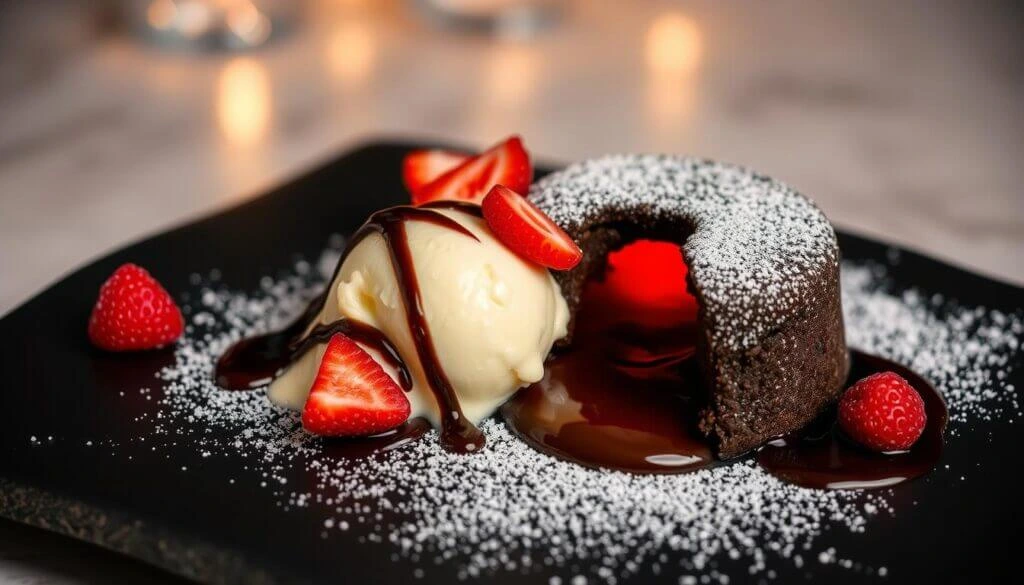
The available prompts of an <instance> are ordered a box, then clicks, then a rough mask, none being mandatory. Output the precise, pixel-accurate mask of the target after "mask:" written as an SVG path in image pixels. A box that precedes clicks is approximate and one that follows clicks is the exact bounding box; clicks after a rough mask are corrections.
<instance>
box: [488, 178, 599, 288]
mask: <svg viewBox="0 0 1024 585" xmlns="http://www.w3.org/2000/svg"><path fill="white" fill-rule="evenodd" d="M483 211H484V219H486V220H487V225H488V227H490V228H491V231H492V232H494V235H495V236H496V237H497V238H498V239H499V240H501V243H503V244H505V245H506V246H507V247H508V248H509V249H510V250H512V251H513V252H515V253H516V254H518V255H520V256H522V257H523V258H525V259H527V260H530V261H531V262H536V263H537V264H540V265H541V266H546V267H548V268H553V269H555V270H568V269H570V268H572V267H573V266H576V265H577V264H579V263H580V259H582V258H583V252H582V251H581V250H580V248H579V246H577V245H576V242H574V241H572V238H570V237H569V234H567V233H565V230H563V229H562V228H560V227H558V225H556V224H555V222H553V221H551V218H550V217H548V216H546V215H544V212H543V211H541V210H539V209H537V206H536V205H534V204H533V203H530V201H529V200H528V199H527V198H525V197H523V196H521V195H519V194H517V193H515V192H513V191H512V190H511V189H509V188H507V187H505V186H503V185H496V186H495V187H494V188H493V189H491V192H490V193H488V194H487V197H486V198H485V199H484V204H483Z"/></svg>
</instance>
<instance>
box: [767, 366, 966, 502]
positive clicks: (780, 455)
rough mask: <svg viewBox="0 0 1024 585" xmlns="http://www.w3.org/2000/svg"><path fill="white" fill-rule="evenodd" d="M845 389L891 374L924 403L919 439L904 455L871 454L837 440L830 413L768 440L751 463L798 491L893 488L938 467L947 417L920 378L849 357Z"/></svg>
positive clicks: (833, 413) (934, 393)
mask: <svg viewBox="0 0 1024 585" xmlns="http://www.w3.org/2000/svg"><path fill="white" fill-rule="evenodd" d="M850 357H851V360H850V377H849V378H848V380H847V387H849V386H850V385H852V384H853V383H854V382H856V381H857V380H860V379H861V378H865V377H867V376H870V375H871V374H874V373H877V372H885V371H890V372H896V373H897V374H899V375H900V376H902V377H903V378H904V379H905V380H906V381H907V382H909V383H910V385H911V386H913V387H914V389H915V390H917V392H918V394H920V395H921V398H922V399H924V409H925V414H926V416H927V417H928V423H927V424H926V425H925V428H924V432H923V433H922V434H921V438H920V439H918V440H917V442H916V443H914V445H913V446H912V447H911V448H910V449H909V450H907V451H903V452H900V453H891V454H884V453H875V452H873V451H868V450H867V449H864V448H862V447H860V446H858V445H857V444H856V443H854V442H853V441H852V440H850V439H847V438H846V437H844V436H843V433H842V431H841V430H840V429H839V425H838V423H837V422H836V411H835V408H830V409H829V410H827V411H825V412H823V413H822V414H821V416H819V417H818V420H816V421H815V422H813V423H811V424H810V425H808V426H807V427H806V428H805V429H803V430H801V431H800V432H798V433H794V434H793V435H791V436H788V437H782V438H779V439H776V440H775V441H772V442H770V443H768V444H767V445H765V446H764V447H762V448H761V450H760V451H759V452H758V453H757V455H756V459H757V463H758V464H759V465H761V467H763V468H765V469H766V470H767V471H768V472H769V473H771V474H772V475H774V476H776V477H778V478H779V479H782V480H784V481H787V482H789V483H795V484H797V485H801V486H804V487H811V488H818V489H869V488H882V487H888V486H893V485H896V484H898V483H903V482H905V481H908V480H911V479H914V478H915V477H920V476H922V475H924V474H926V473H928V472H929V471H931V469H932V468H933V467H935V464H936V463H938V462H939V457H940V456H941V455H942V443H943V438H942V435H943V432H944V431H945V429H946V421H947V419H948V413H947V412H946V404H945V402H943V400H942V397H941V396H940V395H939V393H938V392H937V391H936V390H935V388H934V387H933V386H932V385H931V384H929V383H928V382H927V381H926V380H925V379H924V378H922V377H921V376H919V375H917V374H916V373H914V372H913V371H912V370H910V369H909V368H906V367H904V366H901V365H900V364H897V363H896V362H893V361H890V360H887V359H884V358H881V357H878V356H873V355H870V354H866V353H863V352H860V351H852V352H850Z"/></svg>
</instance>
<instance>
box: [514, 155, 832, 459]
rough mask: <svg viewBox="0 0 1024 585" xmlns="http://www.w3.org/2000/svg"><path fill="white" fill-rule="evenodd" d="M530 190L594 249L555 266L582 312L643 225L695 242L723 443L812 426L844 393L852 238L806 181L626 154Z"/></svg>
mask: <svg viewBox="0 0 1024 585" xmlns="http://www.w3.org/2000/svg"><path fill="white" fill-rule="evenodd" d="M530 199H531V200H532V201H533V202H534V203H536V204H537V206H538V207H539V208H540V209H541V210H543V211H544V212H545V213H547V214H548V215H549V216H550V217H551V218H552V219H553V220H554V221H555V222H556V223H558V224H559V225H560V226H561V227H562V228H563V229H565V230H566V231H567V232H568V233H569V235H570V236H572V237H573V238H574V239H575V240H576V241H577V242H578V243H579V244H580V247H581V248H582V249H583V251H584V260H583V261H582V262H581V263H580V265H579V266H578V267H577V268H576V269H574V270H572V271H569V272H566V273H560V274H556V278H557V279H558V281H559V284H560V285H561V286H562V291H563V293H564V295H565V297H566V301H567V302H568V303H569V308H570V311H571V312H575V309H576V308H577V307H578V306H579V300H580V295H581V293H582V291H583V286H584V284H585V282H586V280H587V278H588V277H589V276H590V275H591V274H593V273H594V272H595V271H598V270H601V268H602V266H603V264H604V258H605V256H606V255H607V253H608V251H609V250H611V249H614V248H616V247H618V246H620V245H622V244H624V243H626V242H628V241H629V240H631V239H634V238H636V237H648V238H649V237H652V236H653V237H657V238H660V239H666V240H672V241H677V242H679V243H680V244H682V250H683V255H684V257H685V259H686V263H687V266H688V267H689V274H688V276H687V279H688V284H689V287H690V290H691V292H692V293H693V294H694V295H695V296H696V297H697V299H698V301H699V302H700V305H701V311H700V320H701V329H702V332H703V336H702V339H701V341H702V343H701V344H700V347H699V348H698V353H699V356H700V358H701V365H702V372H703V377H704V380H705V387H706V389H707V391H708V407H707V409H706V410H705V412H704V414H703V416H702V420H701V427H702V428H703V429H704V430H705V432H706V433H707V434H708V435H710V436H712V437H714V438H716V439H717V442H718V449H719V454H720V455H721V456H723V457H733V456H737V455H741V454H743V453H744V452H746V451H749V450H751V449H753V448H755V447H757V446H758V445H760V444H761V443H763V442H765V441H766V440H769V439H771V438H774V437H777V436H779V435H783V434H786V433H789V432H792V431H795V430H797V429H799V428H801V427H803V426H804V425H806V424H807V423H808V422H809V421H810V420H812V419H813V418H814V417H815V416H817V415H818V414H819V413H820V412H821V410H822V409H823V408H824V407H825V406H827V405H828V404H829V403H830V402H832V401H833V400H834V399H835V398H836V397H837V395H838V392H839V391H840V390H841V385H842V383H843V381H844V380H845V378H846V374H847V371H848V369H849V358H848V354H847V351H846V344H845V340H844V335H843V321H842V307H841V304H840V298H839V295H840V291H839V247H838V244H837V242H836V236H835V232H834V231H833V229H832V226H831V224H830V223H829V221H828V219H827V218H826V217H825V215H824V214H823V213H822V212H821V211H820V210H819V209H818V208H817V207H816V206H815V205H814V203H812V202H811V201H810V200H809V199H807V198H806V197H804V196H803V195H801V194H799V193H797V192H796V191H794V190H793V189H791V188H790V187H788V186H786V185H784V184H782V183H780V182H778V181H776V180H774V179H771V178H769V177H766V176H764V175H760V174H757V173H754V172H751V171H749V170H746V169H743V168H740V167H736V166H732V165H727V164H722V163H717V162H712V161H707V160H702V159H695V158H685V157H677V156H668V155H618V156H608V157H603V158H598V159H593V160H588V161H583V162H581V163H577V164H574V165H572V166H570V167H568V168H566V169H565V170H562V171H559V172H557V173H554V174H552V175H549V176H548V177H545V178H544V179H542V180H540V181H538V182H537V183H536V184H535V185H534V186H533V187H532V188H531V190H530ZM571 326H572V324H570V328H571Z"/></svg>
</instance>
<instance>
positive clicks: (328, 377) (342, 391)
mask: <svg viewBox="0 0 1024 585" xmlns="http://www.w3.org/2000/svg"><path fill="white" fill-rule="evenodd" d="M409 411H410V406H409V399H408V398H406V397H405V394H404V393H403V392H402V389H401V388H400V387H399V386H398V384H397V383H396V382H395V381H394V380H393V379H392V378H391V376H388V375H387V373H385V372H384V369H383V368H381V366H380V364H378V363H377V362H376V361H374V359H373V358H372V357H370V354H368V353H366V351H365V350H364V349H363V348H361V347H359V346H358V345H356V342H354V341H352V340H351V339H349V338H348V337H345V336H344V335H341V334H340V333H339V334H337V335H335V336H334V337H332V338H331V340H330V341H329V342H328V343H327V351H326V352H325V353H324V359H323V360H322V361H321V362H320V370H319V371H317V373H316V380H315V381H314V382H313V388H312V389H311V390H310V391H309V398H307V399H306V406H305V408H303V410H302V427H303V428H304V429H306V430H307V431H309V432H311V433H313V434H317V435H329V436H341V437H360V436H366V435H374V434H377V433H382V432H384V431H387V430H390V429H393V428H395V427H397V426H398V425H400V424H402V423H404V422H405V421H406V419H408V418H409Z"/></svg>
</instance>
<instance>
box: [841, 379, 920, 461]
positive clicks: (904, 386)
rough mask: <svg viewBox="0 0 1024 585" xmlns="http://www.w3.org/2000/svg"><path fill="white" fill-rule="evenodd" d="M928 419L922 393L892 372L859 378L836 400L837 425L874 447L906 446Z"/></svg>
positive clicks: (913, 440)
mask: <svg viewBox="0 0 1024 585" xmlns="http://www.w3.org/2000/svg"><path fill="white" fill-rule="evenodd" d="M927 420H928V417H927V415H926V414H925V411H924V400H922V399H921V395H920V394H918V393H917V390H914V387H913V386H911V385H910V384H909V383H908V382H907V381H906V380H904V379H903V378H902V377H900V376H899V375H898V374H895V373H893V372H881V373H878V374H872V375H870V376H868V377H867V378H864V379H863V380H860V381H859V382H857V383H856V384H854V385H853V386H851V387H850V389H849V390H847V391H846V393H845V394H843V397H842V399H841V400H840V401H839V426H840V427H841V428H842V429H843V431H844V432H845V433H846V434H847V436H849V437H850V438H851V439H853V440H855V441H857V442H858V443H860V444H862V445H864V446H865V447H867V448H869V449H872V450H874V451H883V452H884V451H903V450H906V449H909V448H910V447H911V445H913V444H914V443H915V442H917V439H918V438H920V437H921V433H922V432H924V426H925V423H926V422H927Z"/></svg>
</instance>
